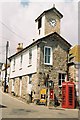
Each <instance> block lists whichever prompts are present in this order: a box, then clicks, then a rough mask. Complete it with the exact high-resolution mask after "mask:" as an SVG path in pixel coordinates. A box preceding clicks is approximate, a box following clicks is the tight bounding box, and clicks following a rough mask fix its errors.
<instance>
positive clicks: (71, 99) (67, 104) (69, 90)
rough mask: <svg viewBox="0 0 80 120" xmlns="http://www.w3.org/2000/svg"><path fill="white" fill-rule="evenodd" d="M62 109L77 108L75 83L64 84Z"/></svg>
mask: <svg viewBox="0 0 80 120" xmlns="http://www.w3.org/2000/svg"><path fill="white" fill-rule="evenodd" d="M62 108H72V109H73V108H75V85H74V83H73V82H63V83H62Z"/></svg>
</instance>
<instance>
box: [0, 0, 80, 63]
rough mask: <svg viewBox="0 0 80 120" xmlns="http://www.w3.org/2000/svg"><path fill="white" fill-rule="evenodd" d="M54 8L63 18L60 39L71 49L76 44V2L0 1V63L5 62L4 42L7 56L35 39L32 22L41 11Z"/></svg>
mask: <svg viewBox="0 0 80 120" xmlns="http://www.w3.org/2000/svg"><path fill="white" fill-rule="evenodd" d="M53 4H55V7H56V8H57V9H58V10H59V11H60V12H61V13H62V14H63V18H62V20H61V34H60V35H61V36H62V37H63V38H65V39H66V40H67V41H68V42H69V43H71V44H72V46H74V45H76V44H78V0H0V62H5V48H6V42H7V41H9V56H10V55H12V54H14V53H15V52H16V48H17V44H18V43H20V42H21V43H23V47H26V46H27V45H29V44H31V43H32V42H33V39H35V38H36V24H35V19H36V18H37V17H38V16H39V15H40V14H41V13H42V12H43V11H44V10H48V9H50V8H52V7H53Z"/></svg>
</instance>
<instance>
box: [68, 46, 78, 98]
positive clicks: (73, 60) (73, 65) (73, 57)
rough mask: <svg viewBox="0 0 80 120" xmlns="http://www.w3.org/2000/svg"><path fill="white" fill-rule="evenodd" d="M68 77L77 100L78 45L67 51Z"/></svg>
mask: <svg viewBox="0 0 80 120" xmlns="http://www.w3.org/2000/svg"><path fill="white" fill-rule="evenodd" d="M69 59H70V60H69V63H68V64H69V75H70V78H73V81H74V82H75V87H76V96H77V98H78V99H79V85H80V83H79V78H80V45H75V46H74V47H72V48H71V49H70V51H69Z"/></svg>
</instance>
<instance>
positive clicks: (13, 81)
mask: <svg viewBox="0 0 80 120" xmlns="http://www.w3.org/2000/svg"><path fill="white" fill-rule="evenodd" d="M14 84H15V79H13V80H12V92H14Z"/></svg>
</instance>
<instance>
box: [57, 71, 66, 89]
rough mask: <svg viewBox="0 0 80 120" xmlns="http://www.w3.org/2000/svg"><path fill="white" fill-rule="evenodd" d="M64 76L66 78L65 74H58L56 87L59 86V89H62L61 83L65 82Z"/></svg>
mask: <svg viewBox="0 0 80 120" xmlns="http://www.w3.org/2000/svg"><path fill="white" fill-rule="evenodd" d="M65 76H66V74H64V73H59V78H58V85H59V87H62V82H64V81H65Z"/></svg>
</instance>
